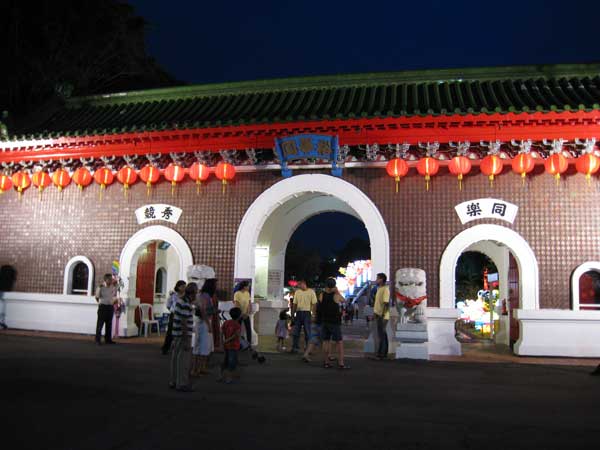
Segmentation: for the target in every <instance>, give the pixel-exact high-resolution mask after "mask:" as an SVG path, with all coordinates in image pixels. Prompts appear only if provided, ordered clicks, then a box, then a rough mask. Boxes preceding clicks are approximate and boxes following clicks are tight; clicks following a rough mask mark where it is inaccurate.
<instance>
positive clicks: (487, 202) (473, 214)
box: [454, 198, 519, 224]
mask: <svg viewBox="0 0 600 450" xmlns="http://www.w3.org/2000/svg"><path fill="white" fill-rule="evenodd" d="M454 209H455V210H456V213H457V214H458V217H459V218H460V221H461V223H462V224H465V223H467V222H471V221H472V220H477V219H500V220H505V221H507V222H510V223H513V222H514V221H515V217H516V216H517V211H518V210H519V207H518V206H517V205H513V204H512V203H509V202H505V201H504V200H498V199H496V198H479V199H477V200H469V201H468V202H463V203H460V204H459V205H456V206H455V207H454Z"/></svg>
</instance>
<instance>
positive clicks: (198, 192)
mask: <svg viewBox="0 0 600 450" xmlns="http://www.w3.org/2000/svg"><path fill="white" fill-rule="evenodd" d="M200 186H202V181H200V180H196V195H200Z"/></svg>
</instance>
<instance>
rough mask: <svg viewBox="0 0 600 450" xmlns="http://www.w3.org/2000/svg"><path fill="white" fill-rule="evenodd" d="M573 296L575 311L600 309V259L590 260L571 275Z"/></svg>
mask: <svg viewBox="0 0 600 450" xmlns="http://www.w3.org/2000/svg"><path fill="white" fill-rule="evenodd" d="M571 298H572V299H573V305H572V306H573V310H575V311H600V261H588V262H585V263H583V264H582V265H580V266H579V267H577V268H576V269H575V270H574V271H573V275H572V276H571Z"/></svg>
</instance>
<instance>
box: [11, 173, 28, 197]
mask: <svg viewBox="0 0 600 450" xmlns="http://www.w3.org/2000/svg"><path fill="white" fill-rule="evenodd" d="M12 182H13V184H14V186H15V187H16V188H17V192H18V193H19V200H20V199H21V195H22V194H23V191H24V190H25V189H27V188H28V187H29V186H31V178H29V174H28V173H27V172H24V171H22V170H21V171H19V172H17V173H14V174H13V176H12Z"/></svg>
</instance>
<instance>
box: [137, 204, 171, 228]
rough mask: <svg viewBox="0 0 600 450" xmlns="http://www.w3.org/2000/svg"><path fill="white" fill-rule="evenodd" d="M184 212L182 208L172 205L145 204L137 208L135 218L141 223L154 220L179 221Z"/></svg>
mask: <svg viewBox="0 0 600 450" xmlns="http://www.w3.org/2000/svg"><path fill="white" fill-rule="evenodd" d="M182 212H183V211H182V210H181V209H180V208H177V207H176V206H171V205H163V204H154V205H144V206H142V207H141V208H138V209H136V210H135V218H136V219H137V222H138V224H140V225H141V224H143V223H146V222H152V221H154V220H165V221H167V222H171V223H177V222H178V221H179V218H180V217H181V213H182Z"/></svg>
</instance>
